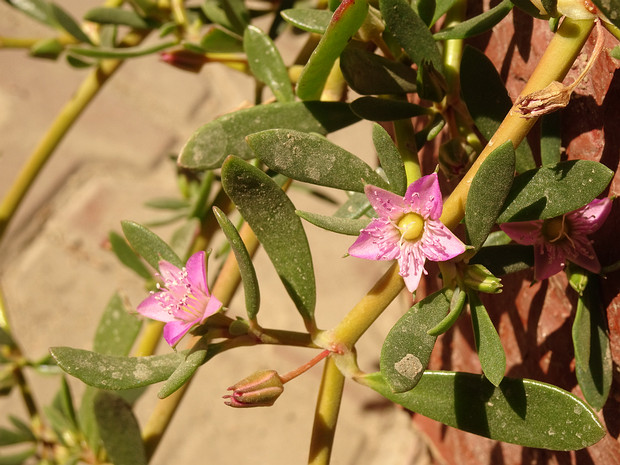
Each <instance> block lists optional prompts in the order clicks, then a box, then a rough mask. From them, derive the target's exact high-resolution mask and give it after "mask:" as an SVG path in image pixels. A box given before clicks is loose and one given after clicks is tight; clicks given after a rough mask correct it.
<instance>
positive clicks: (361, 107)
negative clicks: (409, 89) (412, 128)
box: [351, 97, 434, 121]
mask: <svg viewBox="0 0 620 465" xmlns="http://www.w3.org/2000/svg"><path fill="white" fill-rule="evenodd" d="M351 110H353V113H355V114H356V115H357V116H359V117H360V118H364V119H367V120H370V121H396V120H399V119H408V118H413V117H415V116H421V115H432V114H434V112H433V111H432V110H430V109H428V108H425V107H422V106H420V105H416V104H415V103H409V102H405V101H400V100H388V99H384V98H377V97H360V98H358V99H356V100H354V101H353V102H351Z"/></svg>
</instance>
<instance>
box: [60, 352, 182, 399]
mask: <svg viewBox="0 0 620 465" xmlns="http://www.w3.org/2000/svg"><path fill="white" fill-rule="evenodd" d="M50 353H51V354H52V357H54V359H55V360H56V362H58V366H60V368H62V369H63V370H64V371H65V372H66V373H68V374H70V375H71V376H74V377H76V378H78V379H80V380H82V381H83V382H84V383H86V384H88V385H89V386H94V387H97V388H100V389H112V390H118V389H133V388H137V387H142V386H148V385H149V384H154V383H159V382H160V381H163V380H165V379H168V378H169V377H170V375H171V374H172V373H173V372H174V370H175V369H176V367H177V366H178V365H179V364H180V363H181V362H182V361H183V360H184V359H185V353H184V352H173V353H170V354H166V355H152V356H149V357H124V356H115V355H103V354H98V353H96V352H90V351H88V350H82V349H74V348H72V347H52V348H51V349H50Z"/></svg>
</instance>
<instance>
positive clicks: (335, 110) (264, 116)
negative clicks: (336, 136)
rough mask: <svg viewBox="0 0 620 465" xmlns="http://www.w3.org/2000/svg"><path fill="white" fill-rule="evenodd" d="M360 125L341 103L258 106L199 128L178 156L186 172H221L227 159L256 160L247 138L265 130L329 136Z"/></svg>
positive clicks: (346, 106) (278, 103) (222, 117)
mask: <svg viewBox="0 0 620 465" xmlns="http://www.w3.org/2000/svg"><path fill="white" fill-rule="evenodd" d="M357 121H359V118H358V117H357V116H355V115H354V114H353V112H351V110H350V109H349V105H347V104H346V103H341V102H288V103H280V102H276V103H271V104H268V105H257V106H255V107H251V108H247V109H244V110H239V111H236V112H234V113H229V114H227V115H224V116H221V117H219V118H217V119H215V120H214V121H211V122H210V123H207V124H206V125H204V126H202V127H201V128H199V129H198V130H197V131H196V132H195V133H194V134H193V135H192V137H191V138H190V139H189V140H188V141H187V143H186V144H185V147H183V149H182V151H181V154H180V155H179V164H180V165H181V166H183V167H185V168H190V169H196V170H206V169H211V168H219V167H220V166H221V165H222V162H223V161H224V158H226V156H228V155H230V154H234V155H236V156H238V157H240V158H243V159H246V160H247V159H250V158H252V157H253V156H254V153H253V152H252V150H251V149H250V148H249V147H248V146H247V144H246V143H245V137H246V136H248V135H249V134H253V133H255V132H259V131H264V130H266V129H273V128H282V129H295V130H298V131H303V132H316V133H319V134H327V133H328V132H332V131H336V130H338V129H342V128H343V127H346V126H348V125H350V124H353V123H355V122H357Z"/></svg>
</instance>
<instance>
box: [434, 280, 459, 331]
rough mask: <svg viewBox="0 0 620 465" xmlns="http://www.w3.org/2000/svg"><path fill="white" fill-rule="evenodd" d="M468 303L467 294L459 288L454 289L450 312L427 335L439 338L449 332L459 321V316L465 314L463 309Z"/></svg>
mask: <svg viewBox="0 0 620 465" xmlns="http://www.w3.org/2000/svg"><path fill="white" fill-rule="evenodd" d="M466 301H467V292H465V291H463V290H461V289H460V288H459V287H458V286H457V287H456V288H455V289H454V292H453V294H452V298H451V299H450V311H449V313H448V314H447V315H446V316H445V317H444V319H443V320H441V321H440V322H439V323H438V324H437V325H436V326H434V327H433V328H431V329H429V330H428V331H427V332H426V333H427V334H428V335H429V336H435V337H437V336H439V335H440V334H443V333H445V332H446V331H448V330H449V329H450V328H451V327H452V326H453V325H454V323H456V320H458V318H459V316H461V313H462V312H463V308H464V307H465V302H466Z"/></svg>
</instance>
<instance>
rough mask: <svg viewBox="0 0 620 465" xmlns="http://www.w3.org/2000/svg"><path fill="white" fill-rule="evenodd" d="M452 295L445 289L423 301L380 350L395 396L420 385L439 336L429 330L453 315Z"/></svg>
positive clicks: (389, 334)
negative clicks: (449, 315)
mask: <svg viewBox="0 0 620 465" xmlns="http://www.w3.org/2000/svg"><path fill="white" fill-rule="evenodd" d="M451 297H452V291H451V290H449V289H443V290H441V291H439V292H435V293H434V294H431V295H430V296H428V297H426V298H425V299H424V300H421V301H420V302H418V303H417V304H415V305H414V306H413V307H411V308H410V309H409V311H407V313H405V314H404V315H403V316H402V317H401V318H400V319H399V320H398V321H397V322H396V324H395V325H394V326H393V327H392V329H391V330H390V332H389V333H388V335H387V337H386V338H385V341H384V342H383V348H382V349H381V374H382V375H383V376H384V377H385V380H386V382H387V383H388V385H389V386H390V389H391V390H392V391H393V392H406V391H409V390H411V389H413V388H414V387H416V385H417V384H418V382H419V381H420V379H421V378H422V374H423V373H424V370H425V369H426V367H427V366H428V362H429V360H430V358H431V352H432V351H433V347H434V346H435V341H436V340H437V336H431V335H429V334H428V330H430V329H431V328H434V327H435V326H437V324H438V323H439V322H440V321H442V320H443V319H444V318H445V316H446V315H447V314H448V312H449V311H450V299H451Z"/></svg>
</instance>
